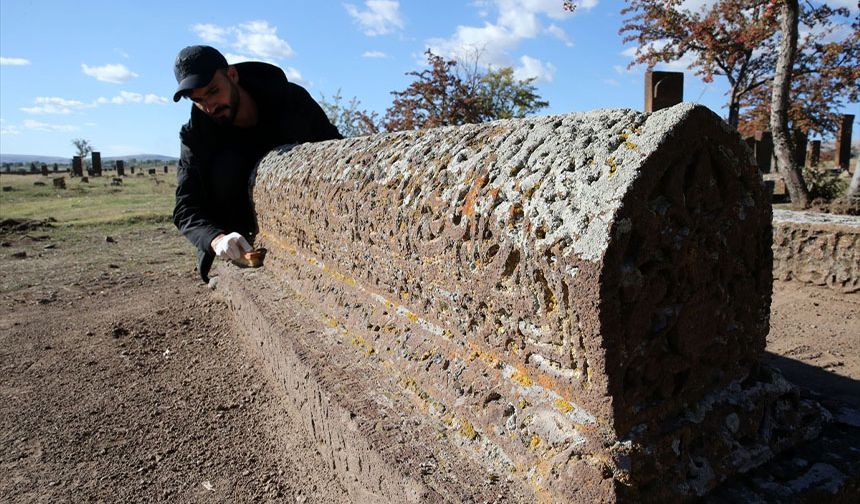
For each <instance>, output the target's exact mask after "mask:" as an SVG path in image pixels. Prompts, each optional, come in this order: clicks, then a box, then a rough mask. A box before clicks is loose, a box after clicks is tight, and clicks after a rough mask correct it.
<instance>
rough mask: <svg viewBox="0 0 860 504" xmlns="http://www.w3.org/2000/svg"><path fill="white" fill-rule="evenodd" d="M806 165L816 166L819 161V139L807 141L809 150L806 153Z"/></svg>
mask: <svg viewBox="0 0 860 504" xmlns="http://www.w3.org/2000/svg"><path fill="white" fill-rule="evenodd" d="M806 155H807V156H808V157H807V158H806V166H818V163H819V162H820V161H821V140H813V141H812V142H810V143H809V151H808V152H807V153H806Z"/></svg>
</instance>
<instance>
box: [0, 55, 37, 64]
mask: <svg viewBox="0 0 860 504" xmlns="http://www.w3.org/2000/svg"><path fill="white" fill-rule="evenodd" d="M29 64H30V60H28V59H24V58H6V57H5V56H0V65H10V66H24V65H29Z"/></svg>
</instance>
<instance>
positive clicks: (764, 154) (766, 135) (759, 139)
mask: <svg viewBox="0 0 860 504" xmlns="http://www.w3.org/2000/svg"><path fill="white" fill-rule="evenodd" d="M771 157H773V135H772V134H771V133H770V131H761V132H759V133H756V135H755V161H756V165H758V170H759V171H760V172H762V173H770V159H771Z"/></svg>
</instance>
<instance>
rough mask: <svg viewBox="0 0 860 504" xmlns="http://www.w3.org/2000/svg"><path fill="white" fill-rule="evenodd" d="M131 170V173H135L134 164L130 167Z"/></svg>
mask: <svg viewBox="0 0 860 504" xmlns="http://www.w3.org/2000/svg"><path fill="white" fill-rule="evenodd" d="M129 170H131V174H132V175H134V166H132V167H130V168H129Z"/></svg>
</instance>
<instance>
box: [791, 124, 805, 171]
mask: <svg viewBox="0 0 860 504" xmlns="http://www.w3.org/2000/svg"><path fill="white" fill-rule="evenodd" d="M807 143H808V137H807V135H806V132H805V131H801V130H799V129H796V130H794V162H795V163H797V166H799V167H800V168H803V167H804V166H805V165H806V144H807Z"/></svg>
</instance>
